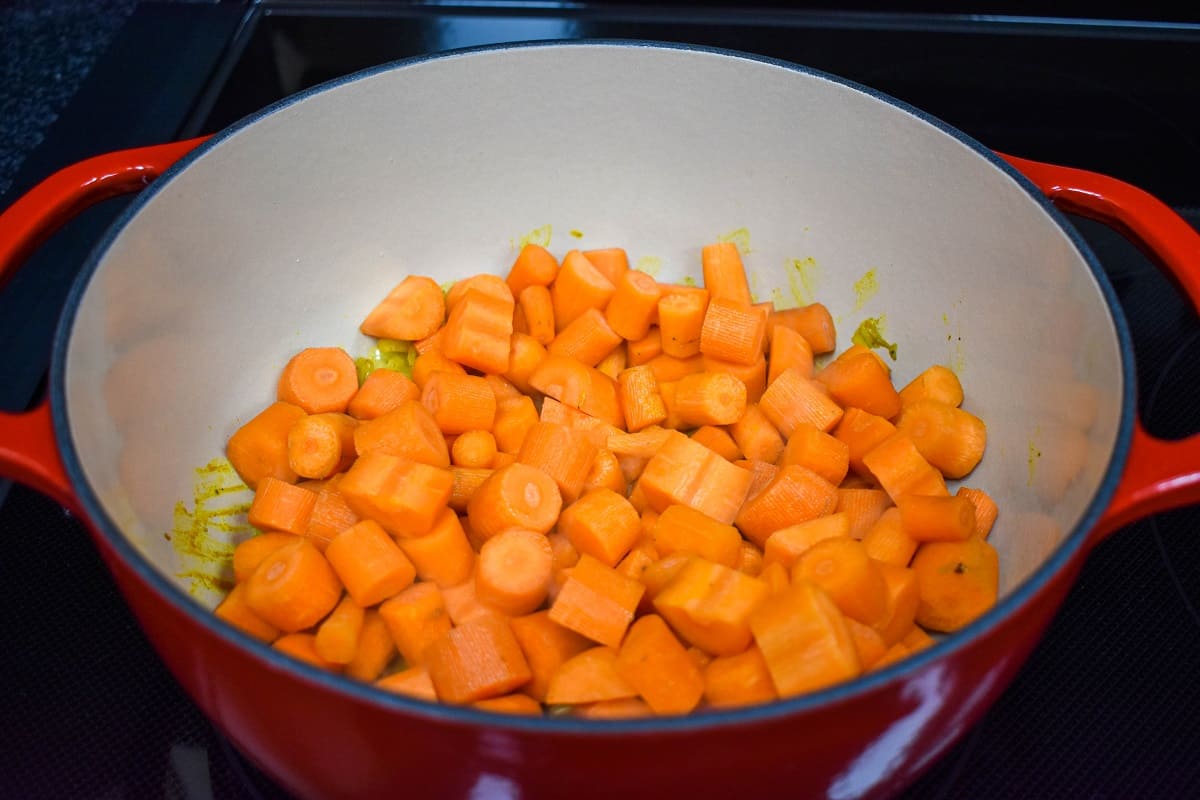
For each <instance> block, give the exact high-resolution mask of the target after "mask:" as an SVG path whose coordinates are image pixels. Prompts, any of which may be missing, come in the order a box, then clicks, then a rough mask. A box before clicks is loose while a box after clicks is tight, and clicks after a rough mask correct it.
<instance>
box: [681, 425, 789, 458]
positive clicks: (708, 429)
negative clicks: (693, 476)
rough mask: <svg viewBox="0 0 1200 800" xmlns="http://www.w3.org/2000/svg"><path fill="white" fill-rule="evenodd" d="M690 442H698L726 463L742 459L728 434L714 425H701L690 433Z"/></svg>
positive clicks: (740, 453) (739, 449) (739, 450)
mask: <svg viewBox="0 0 1200 800" xmlns="http://www.w3.org/2000/svg"><path fill="white" fill-rule="evenodd" d="M743 415H744V414H743ZM735 424H736V423H735ZM771 430H772V431H774V428H772V429H771ZM692 441H693V442H699V443H700V444H702V445H704V446H705V447H707V448H708V449H709V450H712V451H713V452H714V453H716V454H717V455H719V456H720V457H721V458H723V459H725V460H726V461H737V460H738V459H740V458H741V457H742V451H741V448H739V447H738V444H737V442H735V441H734V440H733V437H732V436H730V435H729V432H728V431H727V430H725V429H724V428H718V427H716V426H715V425H701V426H700V427H699V428H697V429H696V430H694V431H693V432H692Z"/></svg>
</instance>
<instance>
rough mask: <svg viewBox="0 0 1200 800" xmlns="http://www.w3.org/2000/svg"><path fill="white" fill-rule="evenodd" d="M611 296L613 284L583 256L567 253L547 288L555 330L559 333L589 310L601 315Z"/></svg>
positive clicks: (575, 251)
mask: <svg viewBox="0 0 1200 800" xmlns="http://www.w3.org/2000/svg"><path fill="white" fill-rule="evenodd" d="M615 292H616V287H615V286H614V285H613V282H612V281H610V280H609V279H608V277H607V276H605V274H604V273H603V272H601V271H600V270H598V269H596V266H595V265H594V264H592V262H591V261H589V260H588V259H587V256H585V255H584V254H583V253H581V252H580V251H579V250H571V251H569V252H568V253H567V254H566V255H565V256H563V259H562V264H561V265H560V266H559V269H558V276H557V277H556V278H555V279H554V283H553V285H551V287H550V297H551V299H552V301H553V303H554V325H555V329H556V330H559V331H561V330H562V329H563V328H565V327H567V326H568V325H570V324H571V323H572V322H574V321H575V318H576V317H578V316H580V315H581V314H583V312H584V311H587V310H588V309H589V308H595V309H598V310H600V311H603V310H604V309H605V307H606V306H607V305H608V301H609V300H611V299H612V296H613V294H614V293H615Z"/></svg>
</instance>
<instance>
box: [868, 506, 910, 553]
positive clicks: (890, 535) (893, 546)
mask: <svg viewBox="0 0 1200 800" xmlns="http://www.w3.org/2000/svg"><path fill="white" fill-rule="evenodd" d="M862 543H863V546H864V547H866V548H867V555H869V556H870V557H871V558H873V559H875V560H876V561H881V562H883V563H886V564H894V565H896V566H898V567H905V566H908V562H909V561H912V557H913V553H915V552H917V541H916V540H915V539H913V538H912V537H911V536H909V535H908V534H907V533H906V532H905V530H904V525H903V523H902V522H901V520H900V509H898V508H895V507H892V508H889V509H887V510H886V511H884V512H883V514H881V515H880V516H879V519H878V520H876V521H875V523H874V524H873V525H872V526H871V527H870V528H868V529H867V532H866V534H864V535H863V537H862Z"/></svg>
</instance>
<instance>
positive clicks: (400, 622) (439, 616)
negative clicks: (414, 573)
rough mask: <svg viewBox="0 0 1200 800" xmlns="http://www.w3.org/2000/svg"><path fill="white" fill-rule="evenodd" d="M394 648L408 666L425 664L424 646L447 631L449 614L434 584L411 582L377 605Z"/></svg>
mask: <svg viewBox="0 0 1200 800" xmlns="http://www.w3.org/2000/svg"><path fill="white" fill-rule="evenodd" d="M379 616H381V617H382V618H383V621H384V623H385V624H386V625H387V629H388V632H389V633H390V634H391V636H392V641H394V642H395V643H396V649H397V650H399V651H400V655H401V656H403V658H404V660H405V661H406V662H407V663H408V665H409V666H417V665H419V664H423V663H425V649H426V648H427V647H429V645H431V644H432V643H433V642H435V641H437V640H438V639H440V638H441V637H442V636H444V635H445V634H446V633H448V632H449V631H450V627H451V625H450V615H449V613H448V612H447V611H446V601H445V599H444V597H443V596H442V592H441V590H440V589H439V588H438V587H437V584H434V583H427V582H422V583H414V584H413V585H412V586H409V587H408V588H407V589H404V590H403V591H401V592H400V593H398V594H396V595H395V596H393V597H391V598H389V599H387V600H385V601H384V602H383V603H381V604H380V606H379Z"/></svg>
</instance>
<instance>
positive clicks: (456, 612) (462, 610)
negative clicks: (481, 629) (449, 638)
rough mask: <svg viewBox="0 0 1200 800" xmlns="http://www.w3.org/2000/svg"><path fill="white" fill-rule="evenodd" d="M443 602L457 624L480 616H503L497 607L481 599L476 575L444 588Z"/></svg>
mask: <svg viewBox="0 0 1200 800" xmlns="http://www.w3.org/2000/svg"><path fill="white" fill-rule="evenodd" d="M442 602H443V603H445V604H446V613H447V614H449V615H450V621H451V622H452V623H454V624H455V625H465V624H466V623H468V622H470V621H471V620H474V619H479V618H480V617H502V616H503V614H501V613H500V612H499V611H497V610H496V609H494V608H492V607H491V606H489V605H487V604H486V603H484V602H483V601H482V600H480V599H479V595H478V594H477V593H476V591H475V576H474V574H472V575H471V577H470V578H468V579H467V580H465V581H463V582H462V583H460V584H458V585H457V586H447V587H445V588H444V589H442Z"/></svg>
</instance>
